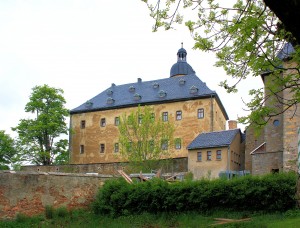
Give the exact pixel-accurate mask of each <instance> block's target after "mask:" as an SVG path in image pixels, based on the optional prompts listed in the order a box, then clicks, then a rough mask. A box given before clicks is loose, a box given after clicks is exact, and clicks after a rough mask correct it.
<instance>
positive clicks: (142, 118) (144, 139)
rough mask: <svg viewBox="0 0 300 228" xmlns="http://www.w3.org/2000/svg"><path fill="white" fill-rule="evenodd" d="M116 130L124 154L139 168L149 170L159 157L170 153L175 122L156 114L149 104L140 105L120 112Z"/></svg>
mask: <svg viewBox="0 0 300 228" xmlns="http://www.w3.org/2000/svg"><path fill="white" fill-rule="evenodd" d="M119 131H120V136H119V143H120V153H121V155H122V156H123V158H125V159H126V160H128V161H129V162H130V163H131V164H133V165H134V166H136V167H137V166H139V167H141V168H142V170H151V169H154V166H155V164H156V163H157V161H158V160H159V159H162V158H164V157H166V156H167V155H168V154H169V150H170V146H171V142H173V133H174V126H173V125H172V124H171V123H170V122H163V121H162V119H161V118H160V117H155V116H154V111H153V109H152V108H151V107H148V106H144V107H140V106H139V107H138V109H137V110H136V111H133V112H131V113H130V114H129V115H128V116H127V115H126V113H125V114H124V115H123V116H122V118H121V120H120V125H119ZM155 168H156V167H155Z"/></svg>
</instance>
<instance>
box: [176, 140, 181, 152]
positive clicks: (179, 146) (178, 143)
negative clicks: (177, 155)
mask: <svg viewBox="0 0 300 228" xmlns="http://www.w3.org/2000/svg"><path fill="white" fill-rule="evenodd" d="M175 149H176V150H180V149H181V139H175Z"/></svg>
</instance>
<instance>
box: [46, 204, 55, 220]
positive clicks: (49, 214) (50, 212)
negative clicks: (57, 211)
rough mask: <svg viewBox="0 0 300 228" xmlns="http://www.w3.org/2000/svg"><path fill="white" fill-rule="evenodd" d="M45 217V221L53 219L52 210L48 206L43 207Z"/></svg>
mask: <svg viewBox="0 0 300 228" xmlns="http://www.w3.org/2000/svg"><path fill="white" fill-rule="evenodd" d="M45 217H46V219H53V217H54V208H53V207H52V206H50V205H47V206H45Z"/></svg>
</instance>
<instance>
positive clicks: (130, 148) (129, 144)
mask: <svg viewBox="0 0 300 228" xmlns="http://www.w3.org/2000/svg"><path fill="white" fill-rule="evenodd" d="M126 148H127V151H128V152H131V151H132V142H129V143H128V144H127V146H126Z"/></svg>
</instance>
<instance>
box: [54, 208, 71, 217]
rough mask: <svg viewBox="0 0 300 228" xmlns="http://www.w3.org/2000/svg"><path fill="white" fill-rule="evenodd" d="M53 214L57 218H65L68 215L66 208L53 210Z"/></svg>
mask: <svg viewBox="0 0 300 228" xmlns="http://www.w3.org/2000/svg"><path fill="white" fill-rule="evenodd" d="M55 214H56V215H57V217H60V218H65V217H67V215H68V210H67V208H66V207H64V206H62V207H59V208H57V209H56V210H55Z"/></svg>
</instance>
